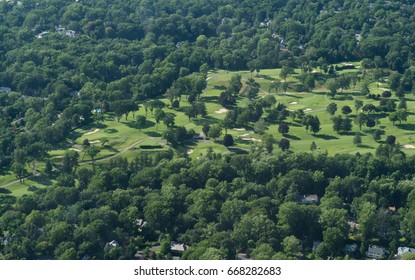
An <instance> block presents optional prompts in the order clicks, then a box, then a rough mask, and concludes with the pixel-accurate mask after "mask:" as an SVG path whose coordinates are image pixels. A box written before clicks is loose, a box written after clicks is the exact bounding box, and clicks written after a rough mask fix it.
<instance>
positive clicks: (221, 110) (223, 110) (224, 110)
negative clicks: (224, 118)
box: [215, 108, 229, 114]
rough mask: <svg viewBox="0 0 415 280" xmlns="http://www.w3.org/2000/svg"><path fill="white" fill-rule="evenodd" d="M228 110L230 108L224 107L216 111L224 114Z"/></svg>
mask: <svg viewBox="0 0 415 280" xmlns="http://www.w3.org/2000/svg"><path fill="white" fill-rule="evenodd" d="M228 111H229V110H228V109H225V108H222V109H219V110H217V111H215V113H216V114H223V113H226V112H228Z"/></svg>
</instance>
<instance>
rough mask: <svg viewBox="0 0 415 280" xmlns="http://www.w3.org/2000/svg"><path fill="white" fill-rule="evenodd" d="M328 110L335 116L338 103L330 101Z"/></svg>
mask: <svg viewBox="0 0 415 280" xmlns="http://www.w3.org/2000/svg"><path fill="white" fill-rule="evenodd" d="M326 111H327V112H329V114H330V115H332V116H333V115H334V114H335V113H336V111H337V104H336V103H330V104H329V105H328V106H327V108H326Z"/></svg>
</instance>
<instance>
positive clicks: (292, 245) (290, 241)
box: [281, 235, 303, 257]
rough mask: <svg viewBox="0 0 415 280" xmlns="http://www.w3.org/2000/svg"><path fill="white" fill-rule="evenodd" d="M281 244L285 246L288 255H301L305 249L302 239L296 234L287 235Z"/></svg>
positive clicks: (284, 249)
mask: <svg viewBox="0 0 415 280" xmlns="http://www.w3.org/2000/svg"><path fill="white" fill-rule="evenodd" d="M281 246H282V248H283V251H284V253H285V254H286V255H287V256H291V257H299V256H301V254H302V251H303V246H302V245H301V241H300V240H299V239H298V238H297V237H295V236H294V235H290V236H287V237H285V238H284V239H283V240H282V242H281Z"/></svg>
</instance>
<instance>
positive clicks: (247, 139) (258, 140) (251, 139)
mask: <svg viewBox="0 0 415 280" xmlns="http://www.w3.org/2000/svg"><path fill="white" fill-rule="evenodd" d="M242 140H245V141H256V142H261V141H262V140H260V139H256V138H247V137H244V138H242Z"/></svg>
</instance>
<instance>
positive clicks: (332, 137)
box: [314, 134, 339, 140]
mask: <svg viewBox="0 0 415 280" xmlns="http://www.w3.org/2000/svg"><path fill="white" fill-rule="evenodd" d="M314 137H316V138H320V139H324V140H335V139H339V137H336V136H333V135H327V134H316V135H314Z"/></svg>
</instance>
